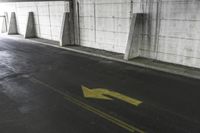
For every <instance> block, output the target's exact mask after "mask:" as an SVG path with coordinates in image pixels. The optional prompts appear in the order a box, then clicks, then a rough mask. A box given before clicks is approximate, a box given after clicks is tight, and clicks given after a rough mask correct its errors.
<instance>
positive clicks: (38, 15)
mask: <svg viewBox="0 0 200 133" xmlns="http://www.w3.org/2000/svg"><path fill="white" fill-rule="evenodd" d="M36 9H37V17H38V32H39V36H41V32H40V16H39V10H38V5H37V4H36ZM36 36H38V35H36Z"/></svg>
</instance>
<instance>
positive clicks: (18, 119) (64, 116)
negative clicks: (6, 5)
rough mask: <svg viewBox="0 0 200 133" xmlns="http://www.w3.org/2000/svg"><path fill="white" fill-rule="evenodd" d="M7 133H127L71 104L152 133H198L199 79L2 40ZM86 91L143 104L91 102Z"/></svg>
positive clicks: (0, 125) (2, 128)
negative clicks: (112, 94)
mask: <svg viewBox="0 0 200 133" xmlns="http://www.w3.org/2000/svg"><path fill="white" fill-rule="evenodd" d="M0 60H1V62H0V71H1V73H0V74H1V75H0V98H1V100H0V108H1V109H0V117H1V122H0V132H1V133H13V132H27V133H35V132H37V133H44V132H45V133H63V132H70V133H93V132H97V133H102V132H103V133H110V132H116V133H126V132H127V133H128V132H129V131H128V130H126V129H124V128H122V127H120V126H119V125H116V124H114V123H113V122H111V121H109V120H108V119H105V118H102V117H100V116H99V115H97V114H95V113H94V112H91V111H88V110H85V109H84V108H83V107H81V106H79V105H78V104H77V101H76V102H72V100H70V98H71V99H78V101H81V102H82V103H84V104H87V106H92V107H93V108H95V109H98V110H101V111H102V112H104V113H106V114H108V115H109V116H112V117H115V118H117V119H120V120H121V121H123V122H126V123H128V124H129V125H132V126H134V127H136V128H137V129H140V130H142V131H145V132H149V133H151V132H152V133H156V132H158V133H160V132H162V133H165V132H166V133H169V132H176V133H179V132H180V133H188V132H192V133H199V131H200V115H199V112H200V108H199V100H200V99H199V91H200V90H199V87H200V83H199V80H193V79H189V78H183V77H179V76H174V75H170V74H166V73H162V72H157V71H151V70H148V69H142V68H139V67H134V66H131V65H126V64H123V63H117V62H114V61H110V60H106V59H102V58H96V57H91V56H87V55H83V54H77V53H73V52H69V51H65V50H61V49H56V48H53V47H49V46H44V45H40V43H33V42H29V43H28V42H27V41H22V40H13V39H8V38H3V37H1V38H0ZM81 85H85V86H87V87H90V88H99V87H100V88H106V89H109V90H112V91H116V92H119V93H122V94H124V95H127V96H129V97H132V98H136V99H139V100H141V101H143V103H142V104H141V105H140V106H138V107H134V106H132V105H129V104H127V103H124V102H123V101H120V100H117V99H114V100H113V101H104V100H95V99H86V98H84V97H83V94H82V91H81ZM138 132H139V131H138Z"/></svg>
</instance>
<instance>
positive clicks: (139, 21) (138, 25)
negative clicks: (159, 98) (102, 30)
mask: <svg viewBox="0 0 200 133" xmlns="http://www.w3.org/2000/svg"><path fill="white" fill-rule="evenodd" d="M144 16H145V14H143V13H134V14H133V16H132V20H131V26H130V31H129V37H128V42H127V47H126V52H125V55H124V59H125V60H129V59H132V58H136V57H139V56H140V43H141V37H140V34H141V32H142V26H143V23H144V22H143V20H144Z"/></svg>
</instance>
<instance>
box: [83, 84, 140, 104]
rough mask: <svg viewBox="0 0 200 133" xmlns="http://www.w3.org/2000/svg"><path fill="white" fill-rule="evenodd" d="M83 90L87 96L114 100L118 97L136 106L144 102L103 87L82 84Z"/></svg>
mask: <svg viewBox="0 0 200 133" xmlns="http://www.w3.org/2000/svg"><path fill="white" fill-rule="evenodd" d="M82 91H83V95H84V97H85V98H93V99H102V100H113V98H116V99H119V100H122V101H124V102H126V103H129V104H131V105H134V106H139V105H140V104H141V103H142V101H140V100H137V99H134V98H131V97H128V96H126V95H123V94H121V93H118V92H115V91H110V90H107V89H103V88H97V89H89V88H87V87H85V86H82Z"/></svg>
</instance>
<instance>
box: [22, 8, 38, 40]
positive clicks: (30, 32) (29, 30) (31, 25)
mask: <svg viewBox="0 0 200 133" xmlns="http://www.w3.org/2000/svg"><path fill="white" fill-rule="evenodd" d="M24 37H25V38H33V37H36V30H35V21H34V14H33V12H29V13H28V19H27V24H26V30H25V35H24Z"/></svg>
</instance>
